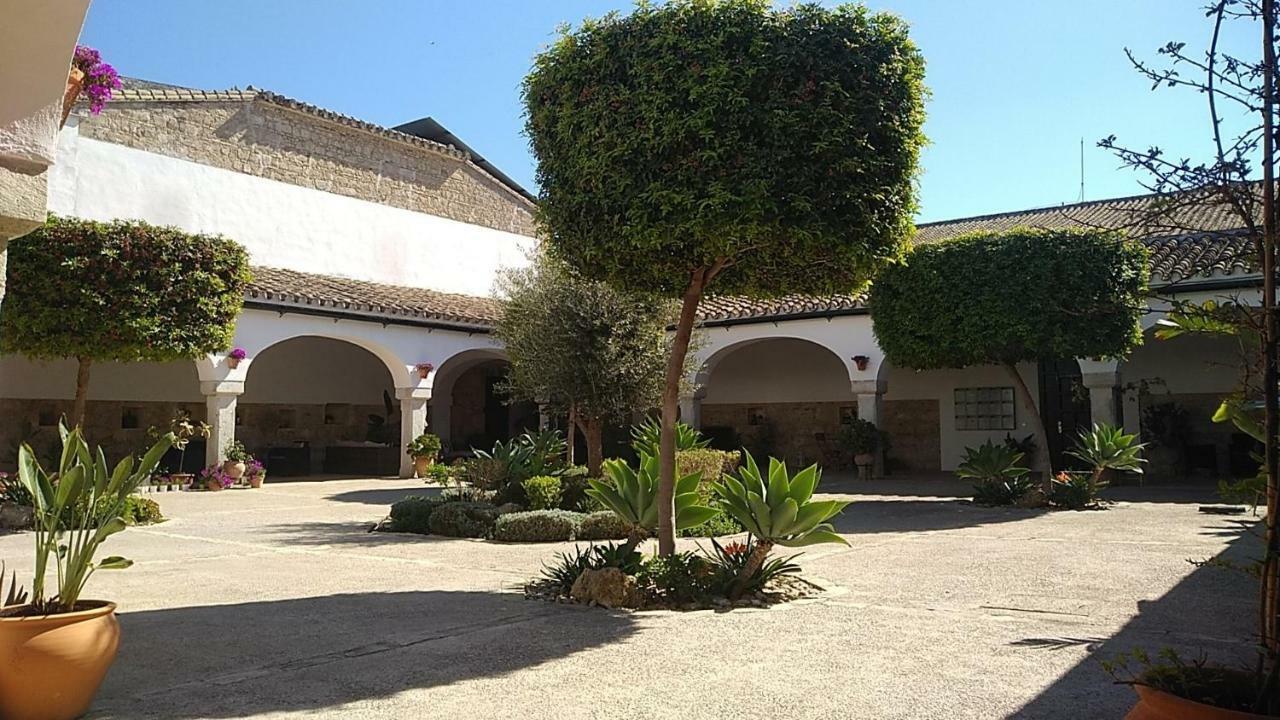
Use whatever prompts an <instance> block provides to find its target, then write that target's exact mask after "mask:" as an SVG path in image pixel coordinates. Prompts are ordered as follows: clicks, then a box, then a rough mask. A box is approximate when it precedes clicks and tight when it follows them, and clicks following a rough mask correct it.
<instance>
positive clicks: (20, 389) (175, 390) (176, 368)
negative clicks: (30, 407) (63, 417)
mask: <svg viewBox="0 0 1280 720" xmlns="http://www.w3.org/2000/svg"><path fill="white" fill-rule="evenodd" d="M75 394H76V361H74V360H48V361H41V360H28V359H26V358H23V357H19V356H14V355H6V356H3V357H0V397H3V398H15V399H23V400H70V399H72V398H74V397H75ZM89 399H90V400H137V401H142V402H203V400H204V396H202V395H201V394H200V379H199V377H198V376H197V374H196V365H195V363H194V362H190V361H188V362H171V363H109V362H101V363H94V365H93V366H92V368H91V369H90V372H89ZM0 422H2V420H0Z"/></svg>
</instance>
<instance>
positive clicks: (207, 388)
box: [200, 380, 244, 395]
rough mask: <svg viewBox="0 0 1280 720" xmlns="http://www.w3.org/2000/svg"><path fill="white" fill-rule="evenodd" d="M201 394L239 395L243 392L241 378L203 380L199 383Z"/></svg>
mask: <svg viewBox="0 0 1280 720" xmlns="http://www.w3.org/2000/svg"><path fill="white" fill-rule="evenodd" d="M200 392H201V394H203V395H241V394H243V393H244V381H243V380H205V381H203V382H201V383H200Z"/></svg>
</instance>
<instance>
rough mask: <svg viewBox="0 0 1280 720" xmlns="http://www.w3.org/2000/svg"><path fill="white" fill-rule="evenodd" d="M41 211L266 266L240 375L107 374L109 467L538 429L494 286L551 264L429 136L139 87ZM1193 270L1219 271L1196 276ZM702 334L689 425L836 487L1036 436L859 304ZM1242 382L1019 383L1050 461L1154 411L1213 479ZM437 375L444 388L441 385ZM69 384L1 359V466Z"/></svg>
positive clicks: (495, 196) (100, 120)
mask: <svg viewBox="0 0 1280 720" xmlns="http://www.w3.org/2000/svg"><path fill="white" fill-rule="evenodd" d="M1142 203H1143V200H1142V199H1141V198H1138V199H1123V200H1117V201H1099V202H1094V203H1085V204H1081V205H1077V206H1070V207H1068V208H1055V209H1050V210H1037V211H1029V212H1024V213H1009V214H1004V215H996V216H987V217H981V218H970V219H966V220H959V221H954V222H945V223H933V224H929V225H926V226H922V227H921V238H922V239H923V240H926V241H928V240H937V239H942V238H945V237H948V236H951V235H955V234H958V233H960V232H963V231H967V230H972V229H977V228H983V227H988V228H996V227H1011V226H1014V225H1018V224H1028V225H1038V226H1055V225H1066V224H1072V223H1076V222H1080V221H1086V222H1115V223H1118V222H1120V220H1119V218H1122V217H1123V216H1125V215H1126V214H1127V213H1129V214H1131V213H1133V212H1134V211H1135V210H1136V209H1138V208H1139V207H1141V205H1142ZM48 207H49V210H50V211H51V212H54V213H57V214H61V215H69V216H79V217H85V218H91V219H101V220H107V219H114V218H127V219H142V220H146V221H148V222H151V223H155V224H168V225H176V226H178V227H180V228H183V229H186V230H190V231H199V232H209V233H220V234H223V235H226V236H228V237H231V238H233V239H235V240H237V241H238V242H240V243H241V244H243V245H244V246H245V247H246V248H247V249H248V251H249V253H250V256H251V261H252V264H253V265H254V273H255V280H254V282H253V284H252V286H251V288H250V291H249V293H248V295H247V297H246V304H245V310H244V312H243V314H242V315H241V317H240V319H239V321H238V323H237V327H236V338H235V346H237V347H240V348H243V349H244V350H245V351H246V352H247V354H248V357H247V358H246V359H245V360H244V361H243V362H241V363H239V365H238V366H237V367H234V368H233V367H231V364H230V363H228V359H227V358H226V357H224V356H211V357H208V358H205V359H202V360H200V361H199V362H194V363H164V364H154V363H138V364H131V365H111V364H104V365H100V366H96V367H95V370H94V376H93V380H92V383H91V386H90V395H89V399H90V402H89V409H88V419H87V423H86V424H87V426H88V431H89V433H90V435H91V437H92V438H94V439H95V440H96V441H98V442H103V443H104V444H105V445H107V446H108V447H109V448H113V449H115V451H117V452H122V451H130V450H135V449H137V448H138V447H140V446H141V445H142V444H143V443H144V442H145V431H146V428H147V427H148V426H150V425H156V426H162V425H164V424H165V422H166V421H167V419H168V418H169V417H171V416H172V414H173V413H174V412H175V411H176V410H178V409H179V408H182V409H185V410H187V411H190V412H191V414H192V415H193V416H194V417H196V418H197V419H198V418H206V419H207V420H208V422H209V423H210V424H211V425H212V426H213V428H214V432H213V436H212V438H211V442H210V443H209V444H208V447H207V448H206V449H205V451H204V456H205V457H203V458H198V459H197V460H196V461H189V464H192V463H193V462H197V461H198V460H204V461H207V462H212V461H214V460H216V459H218V457H219V455H220V450H221V448H224V447H225V446H226V444H227V443H229V442H230V441H231V440H232V438H238V439H240V440H241V441H242V442H244V443H245V444H246V445H247V446H248V447H249V449H250V451H252V452H254V453H255V454H257V455H258V456H259V457H265V458H267V460H268V463H269V465H271V467H270V470H271V472H272V473H273V474H275V475H281V474H288V473H290V472H293V471H296V472H300V473H313V472H321V471H324V472H340V473H375V474H391V473H394V472H396V471H397V470H398V471H399V472H401V473H405V472H407V471H408V465H407V458H406V457H405V455H404V453H403V452H402V451H401V448H402V447H403V444H404V443H405V442H407V441H408V440H409V439H410V438H412V437H413V436H415V435H416V434H417V433H419V432H421V431H422V430H423V428H424V427H425V426H426V424H427V423H428V418H430V426H431V429H432V430H433V431H434V432H436V433H438V434H439V435H441V437H442V438H444V439H445V440H446V442H449V443H451V444H452V445H453V446H454V447H455V448H458V449H465V448H467V447H469V446H470V445H473V444H475V445H480V444H487V443H489V442H491V441H492V440H493V439H495V438H502V437H506V436H508V435H509V434H511V433H512V432H514V431H515V430H517V429H519V428H521V427H526V426H529V425H532V424H534V423H536V420H537V409H536V408H535V407H531V406H528V405H517V406H506V405H504V404H503V402H502V398H501V396H500V394H499V393H498V392H497V391H496V388H495V385H496V383H498V382H499V380H500V379H501V376H502V373H503V367H504V364H503V353H502V349H501V347H500V346H499V345H498V344H497V343H496V341H495V340H494V339H493V338H492V336H491V335H490V332H489V330H490V327H491V325H492V323H493V320H494V319H495V317H496V316H497V313H498V312H499V311H500V308H499V306H498V304H497V303H496V302H495V301H494V300H492V299H490V298H489V297H488V295H489V292H490V288H491V284H492V281H493V278H494V274H495V272H496V271H497V270H498V268H500V267H502V266H511V265H519V264H522V263H524V262H525V261H526V259H525V255H526V253H527V251H529V250H530V249H531V248H532V247H533V245H534V240H533V234H534V233H533V221H532V214H531V213H532V209H533V201H532V198H531V196H530V195H529V194H528V193H527V192H526V191H524V190H523V189H522V188H520V187H519V186H518V185H516V184H515V183H514V182H512V181H511V180H510V179H508V178H507V177H506V176H504V175H502V173H501V172H500V171H498V170H497V169H496V168H494V167H492V166H491V165H490V164H489V163H487V162H485V161H484V160H483V158H482V157H480V156H479V155H478V154H476V153H475V152H474V151H473V150H471V149H470V148H467V147H466V146H465V145H463V144H462V143H461V141H459V140H458V139H457V138H456V137H454V136H452V135H451V134H449V133H448V131H447V130H445V129H444V128H442V127H440V126H439V125H438V124H437V123H435V122H434V121H431V120H430V119H424V120H421V121H417V122H414V123H409V124H407V125H402V126H400V127H399V128H396V129H387V128H381V127H378V126H374V125H371V124H369V123H365V122H361V121H359V120H355V119H353V118H349V117H346V116H342V115H338V114H335V113H332V112H328V111H325V110H322V109H320V108H316V107H314V106H310V105H307V104H304V103H300V102H297V101H294V100H290V99H288V98H284V97H281V96H279V95H275V94H273V93H269V92H265V91H258V90H246V91H237V90H233V91H222V92H201V91H192V90H187V89H182V88H173V87H169V86H161V85H155V84H152V83H141V82H136V81H135V82H132V83H130V85H129V87H128V88H127V89H126V90H125V91H123V92H121V93H119V95H118V99H117V100H116V101H113V102H112V103H110V104H109V105H108V107H107V108H106V109H105V110H104V111H103V112H102V114H101V115H99V116H96V117H94V116H89V115H88V114H86V113H83V112H81V113H77V115H75V116H73V118H72V119H71V121H69V122H68V124H67V126H66V128H64V130H63V131H62V134H61V137H60V140H59V144H58V156H57V164H56V165H55V167H54V169H53V170H52V171H51V175H50V180H49V201H48ZM1210 225H1211V223H1210ZM1205 229H1206V230H1222V229H1224V228H1221V227H1212V226H1210V227H1206V228H1205ZM1233 242H1236V244H1238V241H1234V240H1232V239H1231V237H1230V236H1223V235H1211V236H1204V237H1180V238H1171V239H1166V240H1162V241H1158V242H1155V243H1153V244H1154V245H1155V251H1156V252H1155V253H1154V255H1155V262H1154V266H1153V268H1152V270H1153V283H1155V284H1157V285H1161V286H1165V287H1166V289H1168V290H1170V291H1176V292H1177V293H1179V294H1181V295H1183V296H1197V297H1199V296H1203V297H1209V296H1214V295H1221V294H1224V293H1231V292H1237V291H1240V292H1246V293H1254V292H1256V289H1255V288H1256V285H1257V282H1258V278H1257V275H1256V274H1252V273H1251V272H1249V270H1248V268H1247V265H1246V263H1245V262H1244V261H1243V260H1241V259H1239V258H1236V257H1234V256H1232V255H1231V252H1232V251H1238V250H1239V248H1235V247H1231V244H1232V243H1233ZM1206 253H1217V254H1218V255H1217V256H1216V257H1218V258H1219V262H1217V263H1216V264H1215V263H1206V262H1205V258H1206ZM1241 257H1243V256H1241ZM1192 263H1195V267H1211V268H1212V269H1211V270H1210V271H1209V272H1207V273H1202V274H1199V275H1196V276H1195V277H1186V276H1187V275H1188V270H1187V268H1189V267H1191V266H1192V265H1191V264H1192ZM1155 317H1156V315H1154V314H1153V315H1149V316H1148V319H1147V320H1146V321H1144V324H1145V325H1146V326H1147V327H1150V326H1151V325H1152V324H1154V319H1155ZM702 319H703V321H704V326H705V331H704V342H703V343H702V345H701V347H700V349H699V350H698V353H699V356H698V363H697V364H698V367H699V368H700V370H699V372H698V373H697V378H696V380H697V385H698V386H699V389H698V390H697V392H696V393H695V394H694V395H692V396H690V397H687V398H684V399H683V401H682V412H683V414H684V416H685V418H686V419H688V420H690V421H691V422H694V423H696V424H699V425H701V426H702V427H703V428H704V429H705V430H706V431H707V432H708V433H709V434H712V435H713V436H715V437H716V438H718V439H719V440H720V441H721V442H724V443H726V444H728V443H744V444H747V445H749V446H753V447H761V446H764V447H767V448H769V449H771V450H772V451H773V453H774V454H779V455H783V456H786V457H787V458H789V459H791V460H793V461H798V462H799V461H815V460H817V461H821V462H824V463H826V464H828V465H839V464H842V463H844V462H846V458H845V457H844V456H843V455H842V454H841V453H838V452H836V451H835V449H834V447H833V444H832V438H833V437H834V435H835V433H836V432H837V431H838V429H839V426H840V423H841V420H842V418H848V417H852V416H854V415H860V416H862V417H866V418H870V419H873V420H875V421H876V422H877V423H878V424H879V425H880V426H881V427H882V428H884V429H885V430H887V431H888V432H889V435H890V438H891V443H892V447H891V449H890V451H889V454H888V461H887V467H888V469H889V470H890V471H891V472H896V471H909V472H931V471H939V470H949V469H953V468H954V467H955V466H956V464H957V463H958V461H959V458H960V457H961V455H962V452H963V449H964V448H965V447H966V446H969V445H974V444H977V443H979V442H981V441H983V440H985V439H989V438H990V439H996V440H1000V439H1003V438H1004V437H1005V436H1006V435H1013V436H1019V437H1020V436H1025V435H1027V434H1029V433H1030V432H1031V430H1030V427H1031V425H1030V423H1029V422H1028V418H1026V417H1024V416H1023V415H1024V414H1023V413H1022V412H1021V409H1020V408H1019V407H1017V404H1016V403H1014V402H1012V400H1010V401H1008V402H1005V401H1003V400H1002V396H1003V395H1004V394H1005V393H1006V390H1007V389H1008V383H1007V380H1006V379H1005V378H1004V377H1003V375H1002V372H1001V371H1000V370H998V369H996V368H968V369H964V370H954V371H933V372H922V373H917V372H911V371H906V370H903V369H899V368H893V367H890V366H889V364H888V363H886V362H885V361H884V358H883V354H882V353H881V352H880V350H879V348H878V346H877V345H876V341H875V338H874V336H873V334H872V330H871V317H870V316H869V315H868V314H867V313H866V312H865V310H864V309H863V308H862V307H860V306H859V304H858V303H857V301H856V299H855V298H852V297H837V298H828V299H815V298H806V297H792V298H784V299H781V300H777V301H770V302H760V301H746V300H741V299H737V298H715V299H711V300H708V301H707V302H706V303H705V304H704V308H703V313H702ZM1232 360H1233V358H1232V356H1231V355H1230V354H1229V352H1227V351H1226V350H1225V349H1224V348H1223V347H1221V346H1219V345H1215V344H1214V343H1213V342H1211V341H1206V340H1202V339H1185V340H1178V341H1174V342H1171V343H1159V344H1156V343H1148V344H1147V345H1145V346H1144V347H1143V348H1142V349H1140V350H1139V351H1138V352H1136V353H1135V354H1134V355H1133V356H1132V357H1131V358H1129V359H1128V360H1126V361H1124V362H1120V363H1116V362H1095V361H1089V360H1079V361H1077V360H1076V359H1071V358H1067V359H1063V360H1062V361H1061V362H1057V363H1046V364H1043V365H1042V366H1041V367H1035V366H1032V365H1027V366H1026V367H1023V368H1022V372H1023V375H1024V377H1025V379H1026V381H1027V383H1028V385H1029V386H1030V387H1031V388H1032V389H1033V392H1036V393H1039V395H1040V407H1041V410H1042V414H1044V415H1045V417H1046V420H1047V423H1046V424H1047V425H1048V426H1049V427H1050V429H1051V434H1052V435H1053V437H1052V438H1051V449H1052V450H1054V451H1055V452H1057V451H1059V450H1060V445H1061V442H1062V438H1063V437H1065V436H1069V435H1071V434H1072V433H1073V431H1074V428H1076V427H1079V426H1081V425H1087V423H1088V422H1089V421H1090V420H1093V421H1102V420H1107V421H1113V422H1123V423H1124V424H1125V425H1126V426H1128V427H1132V428H1137V427H1138V425H1139V423H1140V418H1141V417H1142V413H1143V407H1142V406H1143V405H1144V404H1145V406H1146V408H1147V410H1148V413H1149V414H1150V413H1151V412H1152V410H1151V409H1152V408H1155V412H1157V413H1158V412H1160V408H1166V409H1167V408H1168V407H1171V403H1177V404H1178V405H1179V406H1181V407H1183V408H1185V409H1186V411H1187V414H1188V417H1189V418H1190V422H1189V426H1188V428H1187V431H1186V433H1185V437H1184V438H1183V444H1184V445H1185V446H1186V447H1187V448H1189V450H1188V451H1187V452H1186V453H1185V454H1184V455H1183V456H1181V457H1180V458H1179V463H1178V464H1179V465H1182V466H1186V467H1189V468H1191V469H1196V468H1199V469H1202V470H1203V471H1204V472H1205V473H1208V474H1222V473H1226V472H1228V471H1231V470H1232V466H1233V462H1234V464H1235V465H1242V464H1243V463H1244V461H1242V460H1241V459H1240V458H1241V457H1244V456H1245V454H1246V453H1247V448H1248V444H1247V443H1246V442H1244V441H1243V440H1241V439H1239V438H1235V437H1233V434H1232V433H1231V430H1230V428H1227V427H1223V426H1213V425H1211V424H1210V423H1208V421H1207V412H1208V411H1209V410H1211V409H1212V407H1211V406H1212V405H1213V404H1214V403H1215V402H1216V399H1217V398H1218V397H1219V396H1220V395H1221V394H1222V393H1224V392H1226V391H1228V390H1230V389H1231V387H1232V386H1233V384H1234V381H1235V375H1234V372H1233V370H1232V368H1230V367H1228V366H1225V365H1224V363H1225V364H1227V365H1229V364H1230V363H1231V362H1232ZM423 363H429V364H431V365H432V366H433V368H434V369H433V370H432V371H431V372H429V373H426V374H425V377H424V376H422V374H421V373H420V372H419V371H418V369H417V368H418V366H419V365H420V364H423ZM74 378H75V368H74V363H73V362H72V361H70V360H66V361H60V362H51V363H38V362H32V361H28V360H26V359H23V358H20V357H5V358H0V408H2V409H3V410H4V418H5V419H4V420H3V421H0V443H2V444H0V453H8V455H9V456H6V455H4V454H0V468H3V467H4V466H5V465H11V464H12V462H13V458H12V457H11V456H12V454H13V449H14V448H16V445H17V443H18V442H19V441H20V440H23V439H28V440H31V441H32V442H34V443H35V444H36V445H37V447H38V446H39V445H40V443H46V444H48V443H56V431H55V430H54V429H53V426H54V425H55V424H56V422H57V418H58V417H59V416H60V415H61V414H62V413H64V412H67V411H68V410H69V408H70V403H71V398H72V396H73V394H74ZM1156 380H1158V381H1159V382H1154V381H1156ZM1143 381H1146V382H1145V383H1144V382H1143ZM1140 388H1142V389H1143V390H1142V391H1139V390H1140ZM384 399H385V402H384ZM371 416H372V417H371ZM369 440H377V441H386V442H388V443H389V444H388V445H386V446H376V445H374V444H370V443H369V442H368V441H369Z"/></svg>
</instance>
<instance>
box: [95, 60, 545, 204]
mask: <svg viewBox="0 0 1280 720" xmlns="http://www.w3.org/2000/svg"><path fill="white" fill-rule="evenodd" d="M253 100H261V101H262V102H267V103H271V104H272V105H276V106H279V107H282V108H286V109H288V110H293V111H296V112H300V113H304V114H307V115H311V116H313V117H317V118H321V119H323V120H327V121H329V122H332V123H337V124H339V125H344V126H346V127H350V128H354V129H356V130H361V131H363V132H367V133H372V134H374V135H378V136H380V137H384V138H387V139H390V140H394V141H396V142H401V143H406V144H408V145H413V146H416V147H420V148H425V149H427V150H431V151H433V152H436V153H439V154H441V155H445V156H447V157H450V158H453V159H455V160H458V161H459V162H464V163H468V164H470V165H472V166H473V167H475V168H476V169H477V170H479V171H480V172H482V173H484V174H485V175H489V176H490V177H493V179H495V180H497V181H498V183H499V184H500V185H502V186H503V187H504V188H506V189H507V190H509V191H510V192H511V194H513V195H515V196H518V197H519V199H520V202H522V203H524V204H525V205H528V206H532V205H533V202H532V201H531V200H530V199H529V193H528V191H526V190H525V189H524V188H522V187H520V186H519V185H517V184H515V182H514V181H513V180H511V179H510V178H507V177H506V176H505V175H504V176H503V177H501V178H498V177H494V176H493V174H492V173H490V172H489V171H488V170H486V169H485V168H483V167H480V166H479V165H477V164H476V163H475V162H473V160H472V158H471V155H470V153H468V152H466V151H465V150H462V149H459V148H457V147H455V146H453V145H446V144H444V143H438V142H435V141H433V140H428V139H426V138H422V137H418V136H417V135H411V134H409V133H405V132H401V131H399V130H395V129H393V128H387V127H383V126H381V125H377V124H374V123H371V122H366V121H364V120H360V119H358V118H354V117H351V116H350V115H344V114H342V113H338V112H334V111H332V110H326V109H324V108H322V107H319V106H318V105H312V104H311V103H307V102H303V101H301V100H295V99H293V98H291V97H286V96H284V95H281V94H279V93H274V92H271V91H270V90H262V89H259V88H254V87H253V86H252V85H251V86H249V87H248V88H246V89H244V90H240V89H239V88H233V89H231V90H196V89H193V88H184V87H178V86H176V85H165V84H163V83H154V82H150V81H146V80H138V79H135V78H128V79H126V80H124V81H122V87H121V89H120V90H117V91H116V92H115V94H114V95H113V96H112V98H111V102H178V103H181V102H251V101H253Z"/></svg>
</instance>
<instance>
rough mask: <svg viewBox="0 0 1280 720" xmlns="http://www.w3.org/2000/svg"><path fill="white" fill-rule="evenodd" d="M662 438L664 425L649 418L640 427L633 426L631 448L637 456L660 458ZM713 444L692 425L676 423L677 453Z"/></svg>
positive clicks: (655, 419)
mask: <svg viewBox="0 0 1280 720" xmlns="http://www.w3.org/2000/svg"><path fill="white" fill-rule="evenodd" d="M661 438H662V424H661V423H660V422H658V419H657V418H648V419H646V420H645V421H644V422H642V423H640V424H638V425H632V426H631V448H632V449H633V450H635V451H636V454H637V455H648V456H650V457H658V444H659V442H660V441H661ZM710 444H711V440H710V439H709V438H704V437H702V433H700V432H698V429H697V428H695V427H693V426H692V425H686V424H684V423H682V422H678V423H676V451H677V452H679V451H680V450H697V449H699V448H704V447H706V446H708V445H710Z"/></svg>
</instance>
